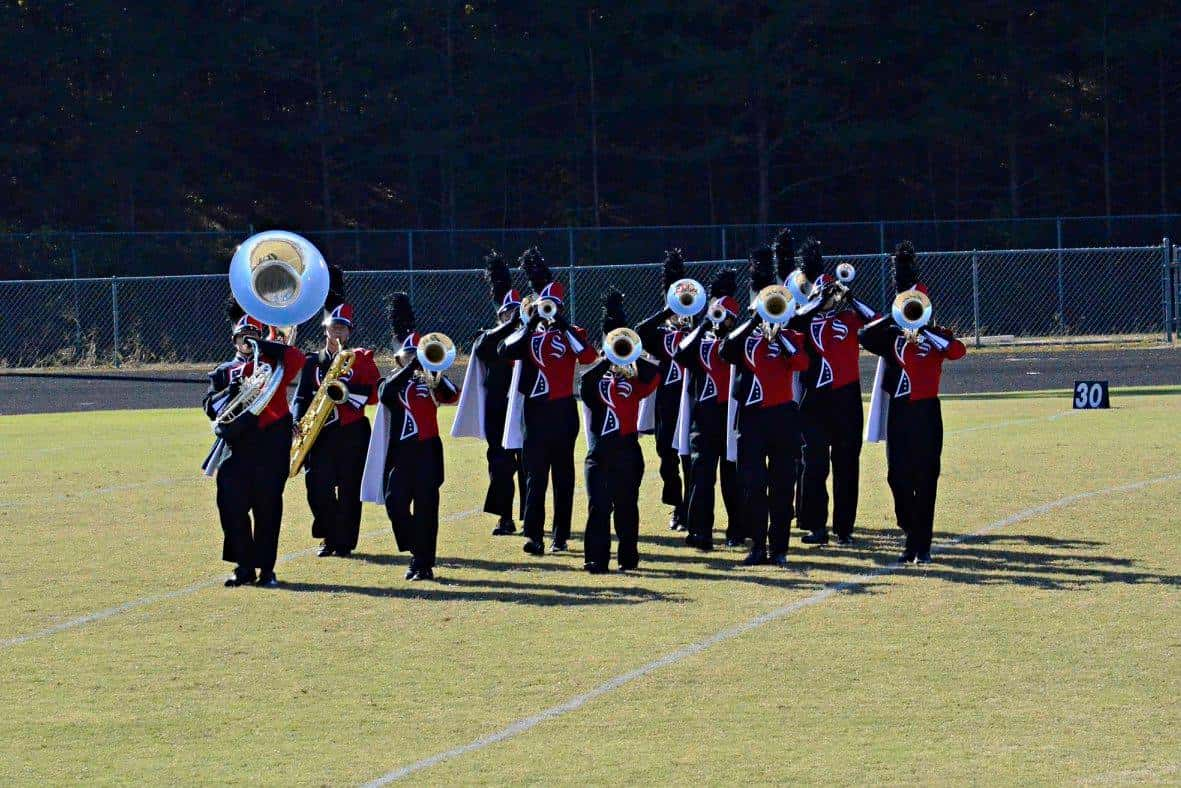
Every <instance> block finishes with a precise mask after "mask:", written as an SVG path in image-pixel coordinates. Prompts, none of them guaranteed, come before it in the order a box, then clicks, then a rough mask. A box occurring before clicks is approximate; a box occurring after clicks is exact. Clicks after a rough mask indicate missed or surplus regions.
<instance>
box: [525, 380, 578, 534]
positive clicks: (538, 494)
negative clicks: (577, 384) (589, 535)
mask: <svg viewBox="0 0 1181 788" xmlns="http://www.w3.org/2000/svg"><path fill="white" fill-rule="evenodd" d="M577 438H578V409H577V406H576V405H575V404H574V398H573V397H570V398H567V399H561V400H539V399H538V400H529V401H527V402H526V403H525V441H524V448H523V450H522V452H521V463H522V464H523V466H524V468H525V536H526V537H528V538H529V539H532V540H533V541H535V542H540V541H541V540H542V537H543V536H544V531H545V495H546V492H547V490H548V489H549V482H550V477H551V476H552V477H553V482H554V541H555V542H565V541H566V540H568V539H569V538H570V517H571V514H572V512H573V510H574V441H575V440H576V439H577Z"/></svg>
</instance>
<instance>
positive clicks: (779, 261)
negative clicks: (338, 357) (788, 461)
mask: <svg viewBox="0 0 1181 788" xmlns="http://www.w3.org/2000/svg"><path fill="white" fill-rule="evenodd" d="M771 251H772V252H774V254H775V273H776V275H777V276H778V277H779V284H781V285H783V286H784V287H786V286H787V283H788V277H790V276H791V275H792V273H793V272H795V271H798V270H799V269H797V268H796V249H795V236H794V235H792V232H791V228H789V227H784V228H783V229H782V230H780V231H779V233H778V235H776V236H775V241H774V243H772V244H771ZM789 290H790V288H789ZM792 298H793V300H794V298H795V296H794V294H793V296H792ZM805 303H807V302H806V300H805ZM801 306H803V304H801V303H798V302H797V303H796V307H797V308H798V307H801ZM792 386H793V388H792V390H793V393H794V394H795V399H796V402H799V399H800V394H802V393H803V392H802V391H801V390H800V376H799V373H796V374H795V375H793V376H792ZM803 446H804V436H803V432H802V431H801V433H800V436H799V440H798V441H796V452H795V457H794V458H793V461H792V467H793V468H794V469H795V485H794V487H793V489H792V495H791V499H792V502H793V503H794V505H795V506H794V508H795V518H796V523H797V524H798V523H799V517H800V496H801V494H802V493H803V486H804V485H803V479H804V455H803ZM801 530H802V526H801Z"/></svg>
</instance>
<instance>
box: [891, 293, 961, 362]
mask: <svg viewBox="0 0 1181 788" xmlns="http://www.w3.org/2000/svg"><path fill="white" fill-rule="evenodd" d="M931 312H932V308H931V299H930V298H929V297H928V296H927V294H926V293H924V292H923V291H922V290H918V289H916V288H911V289H910V290H903V291H902V292H901V293H899V294H898V295H896V296H895V297H894V304H893V306H892V307H891V308H890V314H891V316H892V317H893V318H894V322H895V323H896V324H898V327H899V328H901V329H902V334H903V336H905V337H906V341H907V342H910V343H911V344H914V343H917V342H918V341H919V335H920V334H921V335H922V336H923V338H924V339H926V340H927V341H928V342H930V343H931V344H932V345H934V346H935V347H937V348H939V349H940V350H945V349H946V348H947V345H948V342H947V340H946V339H944V338H943V337H941V336H939V335H938V334H936V333H934V332H932V331H928V330H927V324H929V323H930V322H931Z"/></svg>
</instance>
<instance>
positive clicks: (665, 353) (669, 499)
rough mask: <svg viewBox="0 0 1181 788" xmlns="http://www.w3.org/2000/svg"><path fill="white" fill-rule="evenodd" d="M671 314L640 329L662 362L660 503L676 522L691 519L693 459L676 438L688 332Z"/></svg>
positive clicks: (658, 450) (658, 418) (658, 448)
mask: <svg viewBox="0 0 1181 788" xmlns="http://www.w3.org/2000/svg"><path fill="white" fill-rule="evenodd" d="M668 315H669V313H668V311H667V310H663V309H662V310H661V311H659V312H657V313H656V314H654V315H652V316H651V317H649V318H648V319H646V320H644V321H643V322H642V323H640V324H639V325H638V326H636V333H637V334H639V335H640V342H642V343H643V345H644V350H646V351H647V352H648V353H649V354H651V356H652V357H653V358H655V359H657V360H658V361H659V362H660V369H659V373H660V387H659V388H658V389H657V390H656V455H657V456H658V457H660V481H661V484H662V487H661V492H660V500H661V501H662V502H663V503H665V504H666V505H668V506H672V507H674V508H675V512H676V520H677V522H679V523H684V522H685V521H686V518H687V513H686V511H685V501H686V500H687V499H688V497H689V458H688V456H687V455H686V456H682V455H681V454H680V453H679V452H678V451H677V448H676V446H674V445H673V438H675V437H676V434H677V412H678V411H679V409H680V406H681V386H682V383H683V381H684V377H685V368H684V367H682V366H681V365H680V364H679V363H678V362H677V360H676V359H675V358H674V357H675V356H676V353H677V346H678V345H679V344H680V343H681V340H682V339H684V337H685V332H684V331H683V330H682V329H681V328H680V327H678V326H675V325H672V324H671V323H669V321H668Z"/></svg>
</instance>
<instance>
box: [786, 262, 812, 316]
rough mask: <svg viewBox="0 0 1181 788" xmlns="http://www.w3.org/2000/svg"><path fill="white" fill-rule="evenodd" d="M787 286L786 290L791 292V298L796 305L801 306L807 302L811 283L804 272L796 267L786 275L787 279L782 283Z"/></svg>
mask: <svg viewBox="0 0 1181 788" xmlns="http://www.w3.org/2000/svg"><path fill="white" fill-rule="evenodd" d="M783 284H784V286H785V287H786V288H787V292H789V293H791V297H792V300H793V301H795V302H796V306H797V307H799V306H803V305H804V304H806V303H808V300H809V298H810V297H811V293H812V283H811V282H809V281H808V277H806V276H805V275H804V272H803V271H801V270H799V269H798V268H797V269H796V270H794V271H792V272H791V273H790V274H788V275H787V280H786V281H785V282H784V283H783Z"/></svg>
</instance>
